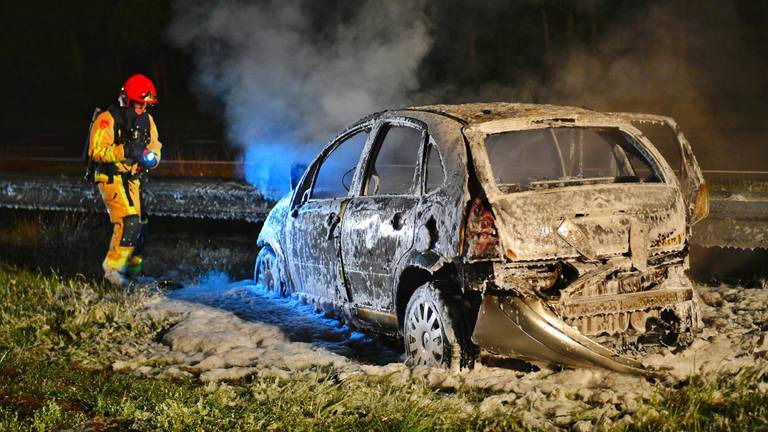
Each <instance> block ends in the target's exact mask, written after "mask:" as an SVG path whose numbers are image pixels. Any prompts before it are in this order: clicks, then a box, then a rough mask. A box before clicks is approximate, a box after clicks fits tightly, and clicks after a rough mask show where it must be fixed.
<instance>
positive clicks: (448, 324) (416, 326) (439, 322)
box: [403, 283, 474, 369]
mask: <svg viewBox="0 0 768 432" xmlns="http://www.w3.org/2000/svg"><path fill="white" fill-rule="evenodd" d="M454 300H455V299H452V298H450V297H449V296H448V295H447V294H446V293H444V292H441V291H439V290H438V289H437V288H436V287H435V286H434V285H433V284H432V283H427V284H425V285H422V286H421V287H419V288H418V289H417V290H416V291H415V292H414V293H413V295H412V296H411V298H410V300H409V301H408V306H407V307H406V309H405V316H404V317H403V336H404V339H405V340H404V343H405V357H406V364H408V365H409V366H418V365H424V366H432V367H440V368H446V369H448V368H451V367H459V366H468V367H471V366H472V364H473V360H474V356H473V352H474V350H473V349H472V346H471V342H469V338H468V336H467V333H468V332H467V331H466V329H465V326H464V322H465V321H466V320H465V317H464V316H463V314H462V309H461V308H460V307H459V306H458V302H456V301H454Z"/></svg>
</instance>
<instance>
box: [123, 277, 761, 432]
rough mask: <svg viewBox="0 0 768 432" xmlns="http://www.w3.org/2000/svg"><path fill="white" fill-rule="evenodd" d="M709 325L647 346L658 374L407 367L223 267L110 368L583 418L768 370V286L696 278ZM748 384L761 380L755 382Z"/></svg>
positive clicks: (638, 412) (574, 421)
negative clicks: (669, 348) (372, 387)
mask: <svg viewBox="0 0 768 432" xmlns="http://www.w3.org/2000/svg"><path fill="white" fill-rule="evenodd" d="M698 291H699V293H700V295H701V299H702V310H703V317H702V318H703V321H704V323H705V324H706V326H707V328H706V330H704V331H703V332H702V333H701V334H700V335H699V336H698V337H697V338H696V340H695V341H694V342H693V344H692V345H691V346H690V347H688V348H687V349H686V350H684V351H682V352H680V353H677V354H673V353H672V352H666V353H657V354H652V355H648V356H646V358H645V359H644V363H645V364H646V365H648V366H651V367H654V368H657V369H664V370H666V371H667V372H666V374H665V375H664V377H663V378H661V379H657V380H648V379H645V378H641V377H635V376H628V375H622V374H619V373H615V372H609V371H605V370H573V369H566V370H562V371H554V370H548V369H542V370H539V371H536V372H527V373H526V372H521V371H517V370H511V369H504V368H497V367H488V366H483V365H478V366H476V367H475V368H474V369H473V370H464V371H461V372H450V371H445V370H440V369H432V368H426V367H417V368H407V367H405V366H404V365H403V363H402V357H401V354H400V353H399V352H398V351H397V350H396V349H394V348H392V347H387V346H385V345H382V343H381V342H379V341H377V340H376V339H373V338H371V337H369V336H366V335H364V334H362V333H359V332H356V331H353V330H351V329H350V328H349V327H348V326H346V325H344V324H342V323H341V322H339V321H336V320H334V319H332V318H328V317H326V316H324V315H323V314H321V313H319V312H316V311H315V310H314V307H313V306H311V305H307V304H303V303H301V302H299V301H298V300H296V299H292V298H289V299H286V298H280V297H277V296H276V295H274V294H273V293H270V292H267V291H265V290H264V289H262V288H261V287H258V286H254V285H253V284H252V283H251V282H248V281H244V282H238V283H228V282H227V281H226V278H225V277H213V278H208V280H206V281H205V282H204V283H202V284H199V285H197V286H194V287H191V288H185V289H182V290H179V291H176V292H173V293H171V294H170V295H169V296H167V297H165V298H162V299H158V300H157V301H155V302H154V303H152V304H150V305H148V307H147V313H148V314H152V315H155V316H157V317H164V318H169V317H171V318H173V319H174V321H176V324H175V325H174V326H173V327H172V328H171V329H170V330H169V331H168V332H166V333H165V334H164V335H163V336H162V339H161V343H157V344H155V345H153V346H150V347H147V349H146V352H145V353H144V354H142V355H140V356H138V357H136V358H133V359H130V360H127V361H118V362H116V363H114V364H113V368H114V369H116V370H129V371H133V372H134V373H136V374H139V375H145V376H156V377H197V378H199V379H200V380H201V381H203V382H209V383H210V382H218V381H227V380H237V379H239V378H244V377H249V376H256V377H270V378H277V379H281V380H288V379H302V378H308V377H322V376H327V375H328V374H334V375H336V376H338V377H339V379H340V380H342V381H343V380H346V379H350V378H352V377H364V378H366V379H370V380H375V381H381V382H387V383H390V384H392V385H407V384H409V383H411V382H413V381H419V382H422V383H425V384H426V385H428V386H430V387H432V388H435V389H466V390H471V389H479V390H484V391H489V392H492V393H493V394H492V395H491V396H488V397H486V398H484V400H482V401H481V402H479V403H478V404H477V406H476V407H475V408H476V409H478V410H480V412H481V413H483V414H488V415H492V414H493V413H494V412H497V411H499V410H508V409H516V408H517V409H518V411H519V412H520V413H525V414H524V415H523V417H524V418H523V420H524V422H525V423H526V424H527V425H529V426H531V427H543V428H557V427H570V428H573V429H575V430H581V429H584V430H591V429H589V428H591V427H592V426H593V425H594V424H596V423H600V424H601V425H602V426H610V425H611V424H614V423H615V422H617V421H618V422H626V421H631V416H632V417H635V418H637V416H640V417H642V416H645V415H654V412H653V409H652V408H648V407H647V406H646V404H645V402H648V401H650V400H651V399H653V398H656V397H659V394H660V393H661V392H663V391H664V389H666V388H669V387H670V386H672V385H674V384H676V383H678V382H680V381H681V380H684V379H686V378H688V377H690V376H692V375H699V376H704V377H708V376H715V375H717V374H730V373H735V372H737V371H738V370H739V369H741V368H743V367H755V368H762V369H766V370H768V339H767V337H766V331H765V330H766V328H767V327H768V289H745V288H732V287H726V286H722V287H698ZM753 387H754V388H750V389H745V391H768V383H765V382H756V383H754V385H753Z"/></svg>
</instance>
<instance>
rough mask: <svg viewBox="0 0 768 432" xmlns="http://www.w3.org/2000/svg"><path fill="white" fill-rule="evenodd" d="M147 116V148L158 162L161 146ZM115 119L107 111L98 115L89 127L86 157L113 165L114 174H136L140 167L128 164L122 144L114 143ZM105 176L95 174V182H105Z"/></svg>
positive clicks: (155, 130) (152, 121) (151, 121)
mask: <svg viewBox="0 0 768 432" xmlns="http://www.w3.org/2000/svg"><path fill="white" fill-rule="evenodd" d="M147 115H148V116H149V145H147V148H148V149H149V150H150V151H152V152H153V153H155V154H156V155H157V160H158V161H160V150H161V149H162V147H163V145H162V144H161V143H160V141H159V140H158V134H157V126H156V125H155V120H154V119H153V118H152V116H151V115H150V114H149V113H147ZM115 141H116V140H115V119H114V117H112V114H110V112H109V111H103V112H102V113H100V114H99V115H98V116H97V117H96V119H95V120H94V122H93V125H92V126H91V135H90V144H89V146H88V157H89V158H90V159H91V160H92V161H94V162H100V163H106V164H114V167H115V169H116V173H119V174H123V173H130V174H137V173H138V172H140V171H141V167H140V166H139V164H137V163H129V162H131V161H127V160H126V159H127V158H126V157H125V149H124V146H123V144H118V143H116V142H115ZM106 179H107V176H106V175H105V174H104V173H97V174H96V178H95V180H96V182H100V181H105V180H106Z"/></svg>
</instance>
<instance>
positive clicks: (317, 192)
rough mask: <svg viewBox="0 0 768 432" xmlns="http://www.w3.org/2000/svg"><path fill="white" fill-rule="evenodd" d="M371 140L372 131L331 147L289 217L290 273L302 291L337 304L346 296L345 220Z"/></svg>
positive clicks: (312, 171) (310, 172) (305, 181)
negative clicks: (354, 178)
mask: <svg viewBox="0 0 768 432" xmlns="http://www.w3.org/2000/svg"><path fill="white" fill-rule="evenodd" d="M367 138H368V130H367V129H362V130H358V131H353V132H351V134H348V135H346V136H344V137H341V138H340V139H339V140H337V141H336V142H334V143H333V144H331V145H330V146H329V147H328V148H326V150H325V151H324V152H323V153H322V154H321V156H320V157H319V158H318V160H317V161H316V162H315V163H313V164H312V166H311V167H310V168H309V170H308V173H307V175H306V176H305V177H304V179H303V180H302V183H301V184H300V185H299V186H298V189H297V192H296V195H295V196H294V203H293V205H292V208H291V211H290V215H289V217H288V218H287V221H288V222H287V226H286V230H287V231H286V232H287V235H286V240H287V245H288V250H289V253H290V255H289V256H290V259H289V260H288V268H289V271H290V272H291V276H292V280H293V281H294V282H298V285H299V286H298V287H296V288H297V290H298V291H300V292H304V293H307V294H310V295H312V296H315V297H319V298H324V299H327V300H333V299H336V298H338V297H339V295H338V294H339V293H340V292H344V291H345V288H344V281H343V277H342V276H341V272H342V269H341V261H340V249H341V240H340V234H341V232H340V229H341V221H342V219H343V218H344V210H345V207H346V205H347V203H348V201H349V199H350V197H349V187H350V184H351V178H352V174H354V171H355V170H356V168H357V166H358V162H359V160H360V155H361V153H362V150H363V148H364V147H365V143H366V140H367ZM350 173H351V174H350Z"/></svg>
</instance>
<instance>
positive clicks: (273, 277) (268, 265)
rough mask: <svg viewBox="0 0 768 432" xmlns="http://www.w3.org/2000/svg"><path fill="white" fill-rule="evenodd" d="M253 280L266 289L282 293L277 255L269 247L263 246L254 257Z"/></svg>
mask: <svg viewBox="0 0 768 432" xmlns="http://www.w3.org/2000/svg"><path fill="white" fill-rule="evenodd" d="M253 280H254V282H255V283H256V285H261V286H263V287H264V288H266V289H267V290H268V291H273V292H276V293H278V294H280V295H283V290H282V286H283V283H282V280H281V276H280V268H279V264H278V261H277V255H275V252H274V251H273V250H272V249H271V248H270V247H269V246H264V247H262V248H261V250H260V251H259V255H258V256H257V257H256V266H255V268H254V270H253Z"/></svg>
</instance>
